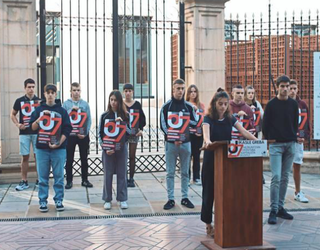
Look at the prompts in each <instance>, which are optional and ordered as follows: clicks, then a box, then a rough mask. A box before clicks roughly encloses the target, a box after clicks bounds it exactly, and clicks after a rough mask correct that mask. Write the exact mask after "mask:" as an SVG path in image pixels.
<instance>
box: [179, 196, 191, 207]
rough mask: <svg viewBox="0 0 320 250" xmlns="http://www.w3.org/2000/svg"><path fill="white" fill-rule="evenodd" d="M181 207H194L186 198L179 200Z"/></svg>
mask: <svg viewBox="0 0 320 250" xmlns="http://www.w3.org/2000/svg"><path fill="white" fill-rule="evenodd" d="M181 205H183V206H185V207H187V208H194V205H193V204H192V202H191V201H190V200H189V199H188V198H184V199H182V200H181Z"/></svg>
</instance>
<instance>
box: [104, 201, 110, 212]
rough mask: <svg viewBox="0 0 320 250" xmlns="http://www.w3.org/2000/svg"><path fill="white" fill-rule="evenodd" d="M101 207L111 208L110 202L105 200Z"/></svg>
mask: <svg viewBox="0 0 320 250" xmlns="http://www.w3.org/2000/svg"><path fill="white" fill-rule="evenodd" d="M103 207H104V209H105V210H110V209H111V202H107V201H106V202H105V203H104V205H103Z"/></svg>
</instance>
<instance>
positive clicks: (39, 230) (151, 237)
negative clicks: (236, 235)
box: [0, 212, 320, 250]
mask: <svg viewBox="0 0 320 250" xmlns="http://www.w3.org/2000/svg"><path fill="white" fill-rule="evenodd" d="M293 214H294V216H295V219H294V220H293V221H284V220H281V219H280V220H279V221H278V222H279V223H278V224H277V225H275V226H269V225H265V226H264V228H263V231H264V240H265V241H267V242H268V243H270V244H272V245H274V246H275V247H276V248H277V249H286V250H292V249H296V250H304V249H310V250H315V249H320V213H319V212H303V213H301V212H299V213H293ZM267 216H268V214H267V213H264V220H266V218H267ZM0 225H1V234H0V242H1V244H0V249H1V250H2V249H8V250H12V249H57V250H61V249H87V250H91V249H99V250H102V249H119V250H120V249H121V250H123V249H168V250H171V249H185V250H189V249H190V250H193V249H206V248H205V247H204V246H202V245H201V241H203V240H208V239H209V238H207V236H206V235H205V233H204V231H205V230H204V224H203V223H202V222H201V221H200V220H199V216H194V215H192V216H191V215H189V216H161V217H146V218H115V219H90V220H61V221H60V220H50V221H33V222H1V224H0Z"/></svg>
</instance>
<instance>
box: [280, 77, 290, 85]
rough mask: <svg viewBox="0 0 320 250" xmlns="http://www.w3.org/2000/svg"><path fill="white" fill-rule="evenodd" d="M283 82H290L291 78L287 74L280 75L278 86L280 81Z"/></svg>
mask: <svg viewBox="0 0 320 250" xmlns="http://www.w3.org/2000/svg"><path fill="white" fill-rule="evenodd" d="M282 82H289V83H290V78H289V77H288V76H286V75H282V76H279V77H278V78H277V87H279V85H280V83H282Z"/></svg>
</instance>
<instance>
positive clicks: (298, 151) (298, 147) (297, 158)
mask: <svg viewBox="0 0 320 250" xmlns="http://www.w3.org/2000/svg"><path fill="white" fill-rule="evenodd" d="M293 163H295V164H299V165H302V163H303V143H301V144H300V143H297V142H296V143H295V153H294V158H293Z"/></svg>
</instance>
